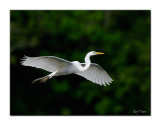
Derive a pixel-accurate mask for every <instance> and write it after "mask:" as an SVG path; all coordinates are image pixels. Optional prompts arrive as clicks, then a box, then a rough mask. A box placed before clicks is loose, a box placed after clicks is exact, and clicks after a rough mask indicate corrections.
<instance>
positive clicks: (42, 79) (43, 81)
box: [32, 75, 50, 83]
mask: <svg viewBox="0 0 160 125" xmlns="http://www.w3.org/2000/svg"><path fill="white" fill-rule="evenodd" d="M49 78H50V76H49V75H47V76H44V77H41V78H38V79H35V80H33V81H32V83H35V82H40V83H45V82H46V81H47V79H49Z"/></svg>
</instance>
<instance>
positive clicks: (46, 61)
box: [21, 56, 71, 72]
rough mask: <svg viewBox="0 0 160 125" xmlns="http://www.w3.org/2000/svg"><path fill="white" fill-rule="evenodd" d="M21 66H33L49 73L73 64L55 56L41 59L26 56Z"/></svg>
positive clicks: (41, 57)
mask: <svg viewBox="0 0 160 125" xmlns="http://www.w3.org/2000/svg"><path fill="white" fill-rule="evenodd" d="M21 64H22V65H23V66H31V67H36V68H41V69H44V70H46V71H49V72H54V71H57V70H59V69H60V68H63V67H65V66H68V65H70V64H71V62H69V61H67V60H64V59H60V58H58V57H55V56H40V57H28V56H24V58H23V59H22V62H21Z"/></svg>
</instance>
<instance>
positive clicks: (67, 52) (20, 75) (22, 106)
mask: <svg viewBox="0 0 160 125" xmlns="http://www.w3.org/2000/svg"><path fill="white" fill-rule="evenodd" d="M150 16H151V12H150V11H149V10H145V11H142V10H141V11H138V10H137V11H127V10H125V11H122V10H121V11H118V10H116V11H114V10H112V11H109V10H107V11H106V10H92V11H86V10H53V11H51V10H50V11H42V10H39V11H38V10H37V11H31V10H28V11H20V10H11V11H10V69H11V74H10V77H11V82H10V90H11V92H10V114H11V115H150V114H151V92H150V90H151V89H150V87H151V85H150V39H151V38H150V18H151V17H150ZM92 50H94V51H100V52H105V53H106V54H105V55H101V56H94V57H92V58H91V61H92V62H94V63H98V64H99V65H100V66H102V67H103V68H104V69H105V70H106V71H107V72H108V73H109V75H110V76H111V77H112V79H113V80H114V81H113V83H112V84H111V85H109V86H108V85H107V86H106V87H105V86H99V85H97V84H95V83H92V82H90V81H87V80H86V79H84V78H82V77H80V76H77V75H68V76H60V77H53V78H52V79H50V80H48V81H47V82H46V83H45V84H40V83H36V84H31V82H32V80H34V79H36V78H39V77H42V76H45V75H47V74H49V72H47V71H44V70H40V69H36V68H32V67H23V66H21V65H20V59H21V58H22V57H23V56H24V55H27V56H57V57H60V58H64V59H66V60H69V61H74V60H78V61H80V62H84V57H85V55H86V53H87V52H89V51H92ZM135 111H137V112H138V113H135Z"/></svg>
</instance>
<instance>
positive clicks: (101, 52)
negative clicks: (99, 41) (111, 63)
mask: <svg viewBox="0 0 160 125" xmlns="http://www.w3.org/2000/svg"><path fill="white" fill-rule="evenodd" d="M96 54H104V53H102V52H96Z"/></svg>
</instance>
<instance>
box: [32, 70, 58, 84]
mask: <svg viewBox="0 0 160 125" xmlns="http://www.w3.org/2000/svg"><path fill="white" fill-rule="evenodd" d="M57 72H58V70H57V71H55V72H53V73H51V74H49V75H47V76H44V77H41V78H38V79H35V80H33V82H32V83H35V82H38V81H39V82H40V83H45V82H46V81H47V79H50V78H52V77H53V76H54V75H55V74H56V73H57Z"/></svg>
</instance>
